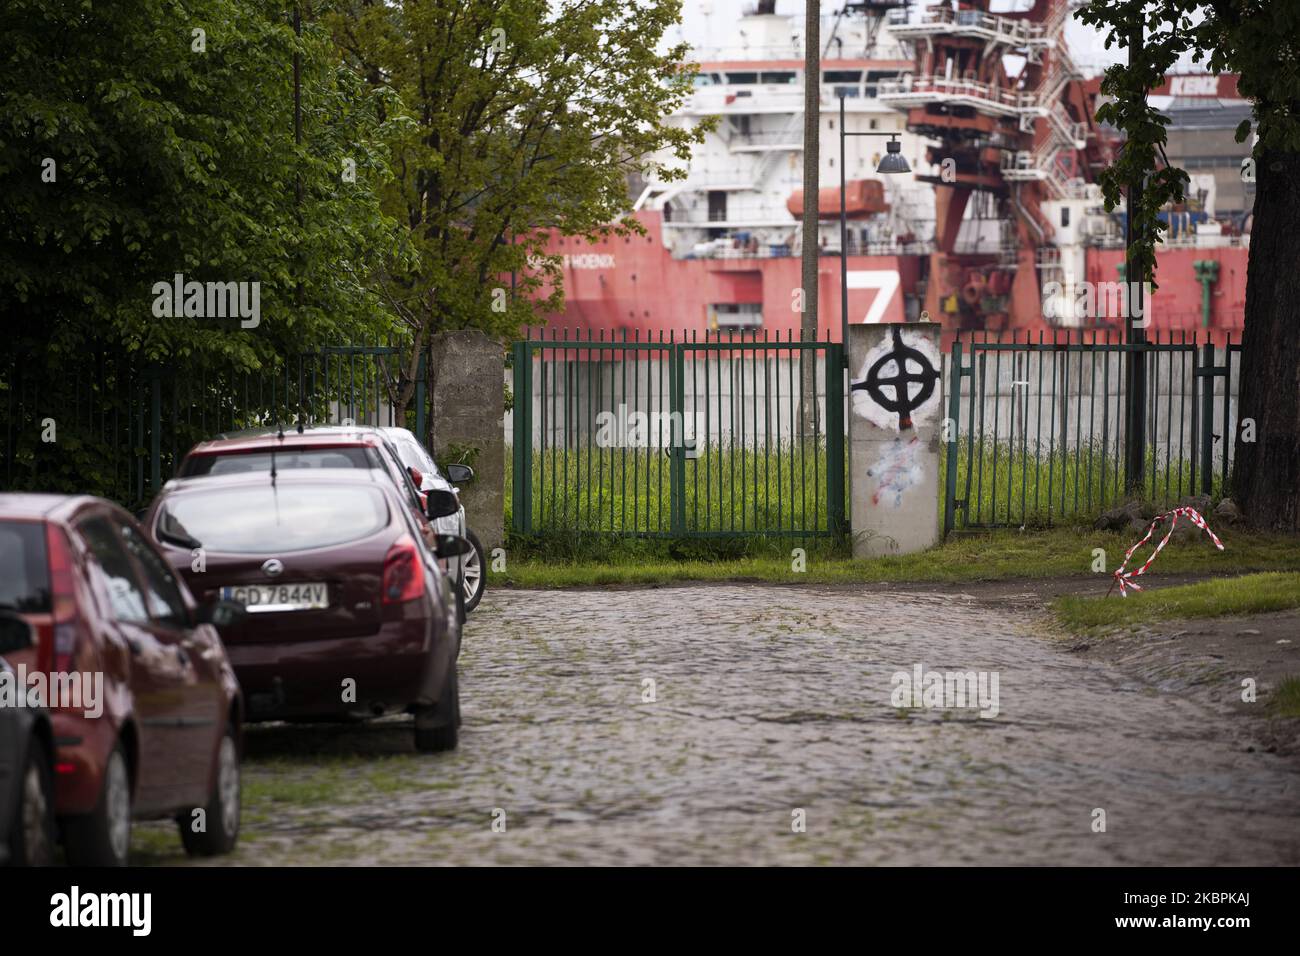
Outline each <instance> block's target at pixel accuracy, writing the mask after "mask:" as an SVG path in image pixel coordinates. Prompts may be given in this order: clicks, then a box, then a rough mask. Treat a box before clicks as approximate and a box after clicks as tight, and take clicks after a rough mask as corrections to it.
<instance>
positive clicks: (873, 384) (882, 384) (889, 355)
mask: <svg viewBox="0 0 1300 956" xmlns="http://www.w3.org/2000/svg"><path fill="white" fill-rule="evenodd" d="M892 331H893V333H894V347H893V348H892V349H891V350H890V351H888V352H886V353H885V354H884V355H882V356H881V357H880V358H878V359H877V360H876V361H875V363H873V364H872V366H871V368H869V369H867V377H866V378H864V379H863V380H862V381H860V382H854V383H853V384H852V386H851V388H852V390H853V391H858V390H859V389H861V390H863V391H865V392H866V393H867V394H868V395H869V396H871V400H872V401H873V402H875V403H876V404H877V405H879V406H880V407H881V408H883V409H885V411H889V412H897V413H898V427H899V428H900V429H903V428H911V427H912V412H914V411H916V409H918V408H920V407H921V406H922V405H924V404H925V403H926V402H927V401H929V400H930V396H931V395H933V394H934V384H935V382H937V381H938V380H939V372H938V371H937V370H936V369H935V367H934V366H933V365H931V364H930V360H929V359H928V358H927V357H926V356H925V354H924V353H922V352H919V351H917V350H916V349H914V348H912V347H911V346H910V345H906V344H904V342H903V336H902V333H901V332H899V330H898V329H893V330H892ZM890 362H893V363H894V367H895V368H896V369H897V371H896V372H895V374H893V375H885V374H884V369H885V366H886V365H888V364H889V363H890ZM908 362H914V363H916V365H918V366H920V370H919V371H913V370H912V369H910V368H908V367H907V363H908ZM913 383H916V384H917V385H919V386H920V388H918V389H917V392H916V394H915V395H913V394H912V389H911V385H912V384H913ZM887 388H892V389H893V392H894V397H893V398H888V397H886V395H885V389H887Z"/></svg>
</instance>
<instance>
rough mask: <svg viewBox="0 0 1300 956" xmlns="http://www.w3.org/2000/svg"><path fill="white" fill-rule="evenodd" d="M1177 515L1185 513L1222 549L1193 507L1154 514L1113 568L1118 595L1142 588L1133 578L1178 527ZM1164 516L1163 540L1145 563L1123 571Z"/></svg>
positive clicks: (1165, 543) (1151, 559) (1220, 543)
mask: <svg viewBox="0 0 1300 956" xmlns="http://www.w3.org/2000/svg"><path fill="white" fill-rule="evenodd" d="M1179 515H1186V516H1187V520H1188V521H1190V522H1191V523H1192V524H1194V525H1196V527H1198V528H1200V529H1201V530H1202V531H1204V532H1205V533H1206V534H1208V535H1209V536H1210V540H1211V541H1213V542H1214V546H1215V547H1216V548H1218V549H1219V550H1220V551H1222V550H1223V542H1222V541H1220V540H1219V539H1218V537H1216V536H1215V534H1214V532H1213V531H1211V530H1210V526H1209V525H1208V524H1206V523H1205V519H1204V518H1202V517H1201V516H1200V514H1198V513H1197V511H1196V509H1195V508H1175V509H1174V510H1173V511H1169V512H1166V513H1165V514H1162V515H1156V517H1155V520H1153V521H1152V522H1151V526H1150V527H1149V528H1147V533H1146V534H1145V535H1144V536H1143V538H1142V540H1141V541H1139V542H1138V543H1137V544H1135V545H1133V547H1131V548H1129V549H1128V551H1127V552H1125V554H1124V560H1123V561H1121V562H1120V565H1119V567H1118V568H1117V569H1116V570H1115V581H1113V582H1111V587H1112V588H1113V587H1114V586H1115V583H1116V582H1118V584H1119V596H1120V597H1128V588H1132V589H1133V590H1134V591H1141V590H1142V587H1141V586H1140V585H1139V584H1138V583H1137V582H1136V581H1134V580H1133V579H1134V578H1136V577H1140V576H1141V575H1143V574H1146V571H1147V568H1149V567H1151V562H1153V561H1154V560H1155V559H1156V555H1158V554H1159V553H1160V552H1161V551H1162V550H1163V549H1164V546H1165V545H1167V544H1168V543H1169V538H1170V537H1171V536H1172V535H1173V533H1174V528H1176V527H1178V517H1179ZM1166 518H1169V519H1171V520H1170V522H1169V530H1168V531H1167V532H1165V537H1164V540H1163V541H1161V542H1160V543H1159V544H1158V545H1156V549H1155V550H1154V551H1152V552H1151V557H1149V558H1147V563H1146V564H1144V565H1142V567H1140V568H1137V569H1135V570H1133V571H1125V570H1124V568H1125V567H1126V566H1127V565H1128V559H1129V558H1131V557H1133V552H1134V551H1136V550H1137V549H1138V548H1140V547H1142V545H1144V544H1146V543H1147V542H1148V541H1150V540H1151V535H1152V534H1154V533H1155V530H1156V526H1157V525H1158V524H1160V522H1162V521H1164V520H1165V519H1166ZM1106 593H1107V594H1109V593H1110V592H1109V591H1107V592H1106Z"/></svg>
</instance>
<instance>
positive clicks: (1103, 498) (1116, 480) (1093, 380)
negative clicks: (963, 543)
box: [943, 330, 1241, 535]
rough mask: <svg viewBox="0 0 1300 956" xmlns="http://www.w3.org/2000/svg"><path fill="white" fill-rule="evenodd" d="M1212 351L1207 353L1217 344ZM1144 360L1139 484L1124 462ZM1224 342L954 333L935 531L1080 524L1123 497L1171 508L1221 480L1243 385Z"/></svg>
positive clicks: (1185, 337)
mask: <svg viewBox="0 0 1300 956" xmlns="http://www.w3.org/2000/svg"><path fill="white" fill-rule="evenodd" d="M1216 340H1217V342H1218V346H1217V348H1216V345H1215V341H1216ZM1136 352H1141V353H1143V354H1144V355H1145V365H1146V370H1147V371H1146V376H1147V388H1146V395H1145V419H1144V420H1145V423H1146V456H1145V464H1144V468H1143V473H1142V476H1141V487H1140V490H1139V489H1138V488H1130V480H1129V475H1128V474H1127V471H1126V462H1125V438H1126V435H1125V431H1124V428H1125V424H1124V423H1125V421H1126V418H1125V410H1126V409H1125V405H1126V402H1127V395H1126V394H1125V389H1124V381H1125V377H1124V367H1125V363H1126V361H1127V358H1128V357H1129V356H1131V355H1133V354H1134V353H1136ZM1240 354H1241V343H1240V342H1234V341H1233V339H1232V335H1231V334H1227V335H1226V336H1225V335H1224V334H1223V333H1217V334H1214V335H1213V336H1212V337H1211V336H1206V335H1197V334H1195V333H1193V334H1190V335H1189V334H1187V333H1186V332H1172V333H1171V332H1165V333H1164V334H1163V338H1162V340H1161V341H1152V342H1144V343H1141V344H1127V343H1124V342H1122V341H1121V340H1120V337H1119V335H1118V334H1116V333H1114V332H1108V331H1101V330H1098V331H1091V330H1086V331H1079V332H1071V333H1057V334H1055V335H1051V336H1050V337H1048V336H1044V335H1043V334H1042V333H1041V332H1040V333H1038V335H1037V336H1036V339H1035V337H1033V336H1031V335H1028V334H1021V335H1017V334H1012V335H1010V336H1005V337H1004V336H1003V335H1002V334H996V335H990V334H981V333H977V334H976V335H973V336H970V337H969V338H963V337H962V336H958V337H957V339H956V341H955V342H954V343H953V346H952V353H951V356H950V358H949V360H948V363H947V366H948V367H947V370H946V376H947V378H946V381H945V386H946V388H947V389H948V393H947V399H948V411H947V429H946V431H947V434H946V436H945V438H946V440H947V443H948V444H947V454H946V456H945V459H946V460H945V463H944V470H945V474H944V484H943V487H944V494H943V516H944V533H945V535H946V534H947V533H949V532H952V531H954V530H957V531H960V530H963V529H967V528H969V529H977V528H993V527H1042V526H1048V525H1052V524H1054V523H1060V522H1062V521H1073V522H1078V521H1086V520H1090V519H1091V518H1093V517H1095V516H1096V515H1097V514H1098V513H1100V512H1101V511H1103V510H1105V509H1107V508H1111V507H1114V506H1115V505H1117V504H1119V503H1122V502H1124V501H1126V500H1129V499H1130V498H1141V499H1143V500H1146V501H1148V502H1151V503H1154V504H1158V505H1172V504H1175V503H1177V501H1178V500H1179V499H1181V498H1183V497H1186V496H1190V495H1203V494H1204V495H1211V496H1213V495H1216V494H1219V493H1221V492H1222V490H1223V489H1224V488H1225V487H1226V485H1227V480H1228V474H1229V469H1230V466H1231V457H1232V439H1233V435H1234V434H1235V431H1234V430H1235V429H1236V428H1237V427H1239V422H1238V421H1237V419H1236V416H1235V411H1236V399H1237V389H1238V388H1239V386H1240V378H1241V375H1240V366H1241V362H1240Z"/></svg>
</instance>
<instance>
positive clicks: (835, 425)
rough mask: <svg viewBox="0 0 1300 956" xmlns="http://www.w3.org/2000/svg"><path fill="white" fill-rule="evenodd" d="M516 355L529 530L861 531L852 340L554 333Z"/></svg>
mask: <svg viewBox="0 0 1300 956" xmlns="http://www.w3.org/2000/svg"><path fill="white" fill-rule="evenodd" d="M512 365H513V375H514V408H513V431H512V435H513V449H512V473H511V483H512V488H511V497H510V504H511V527H512V528H513V529H514V531H516V532H518V533H521V534H547V533H557V532H558V533H595V534H613V535H627V536H642V537H677V538H689V537H730V536H756V535H757V536H766V537H790V538H799V539H808V538H830V537H835V536H839V535H843V534H844V533H846V531H847V521H846V518H845V506H844V492H845V462H844V457H845V456H844V377H843V375H844V372H843V351H842V349H841V347H840V345H839V344H838V343H834V342H823V341H813V342H801V341H796V340H794V339H793V338H787V339H785V340H780V339H772V338H768V337H767V336H766V335H763V336H761V337H760V336H757V335H752V334H743V333H724V334H723V335H714V336H708V335H706V336H704V337H703V338H701V337H699V336H696V335H692V336H691V337H689V338H679V337H677V336H676V335H675V334H670V335H669V336H668V337H667V338H664V337H662V335H661V336H660V337H659V338H658V339H657V340H653V341H651V340H642V339H640V338H639V337H633V338H627V337H626V336H625V337H622V338H620V339H618V340H613V339H611V340H609V341H606V340H605V339H604V337H603V336H602V337H600V338H592V337H590V336H588V337H586V338H581V339H579V338H572V339H571V338H563V339H561V338H554V337H552V338H545V337H543V338H539V339H528V340H525V341H521V342H516V343H515V344H514V349H513V354H512Z"/></svg>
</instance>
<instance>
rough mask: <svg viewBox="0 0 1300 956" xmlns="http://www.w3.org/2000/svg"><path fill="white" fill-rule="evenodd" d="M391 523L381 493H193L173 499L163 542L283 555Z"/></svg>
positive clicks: (164, 516)
mask: <svg viewBox="0 0 1300 956" xmlns="http://www.w3.org/2000/svg"><path fill="white" fill-rule="evenodd" d="M387 523H388V504H387V502H386V500H385V498H384V495H383V494H382V493H381V492H380V491H379V489H378V488H367V487H365V486H363V485H347V484H335V485H331V486H328V487H327V486H323V485H299V484H288V485H280V486H279V487H273V486H272V485H271V483H270V482H267V483H266V485H258V486H256V487H248V486H246V485H245V486H242V487H239V488H214V489H212V490H211V491H205V490H201V489H198V488H196V489H195V490H193V491H191V492H189V493H187V494H182V495H177V496H175V497H173V498H171V499H169V500H168V501H167V502H166V503H165V504H164V505H163V508H162V512H161V514H160V515H159V523H158V534H159V537H160V538H161V539H162V540H164V541H167V542H169V543H172V544H178V543H179V544H184V545H186V546H190V547H202V548H205V549H206V550H209V551H226V552H232V553H235V554H281V553H284V552H286V551H306V550H308V549H310V548H327V547H330V546H331V545H336V544H344V543H346V542H348V541H356V540H358V539H360V538H364V537H366V536H368V535H371V534H374V533H375V532H376V531H378V530H379V529H380V528H382V527H384V525H386V524H387Z"/></svg>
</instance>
